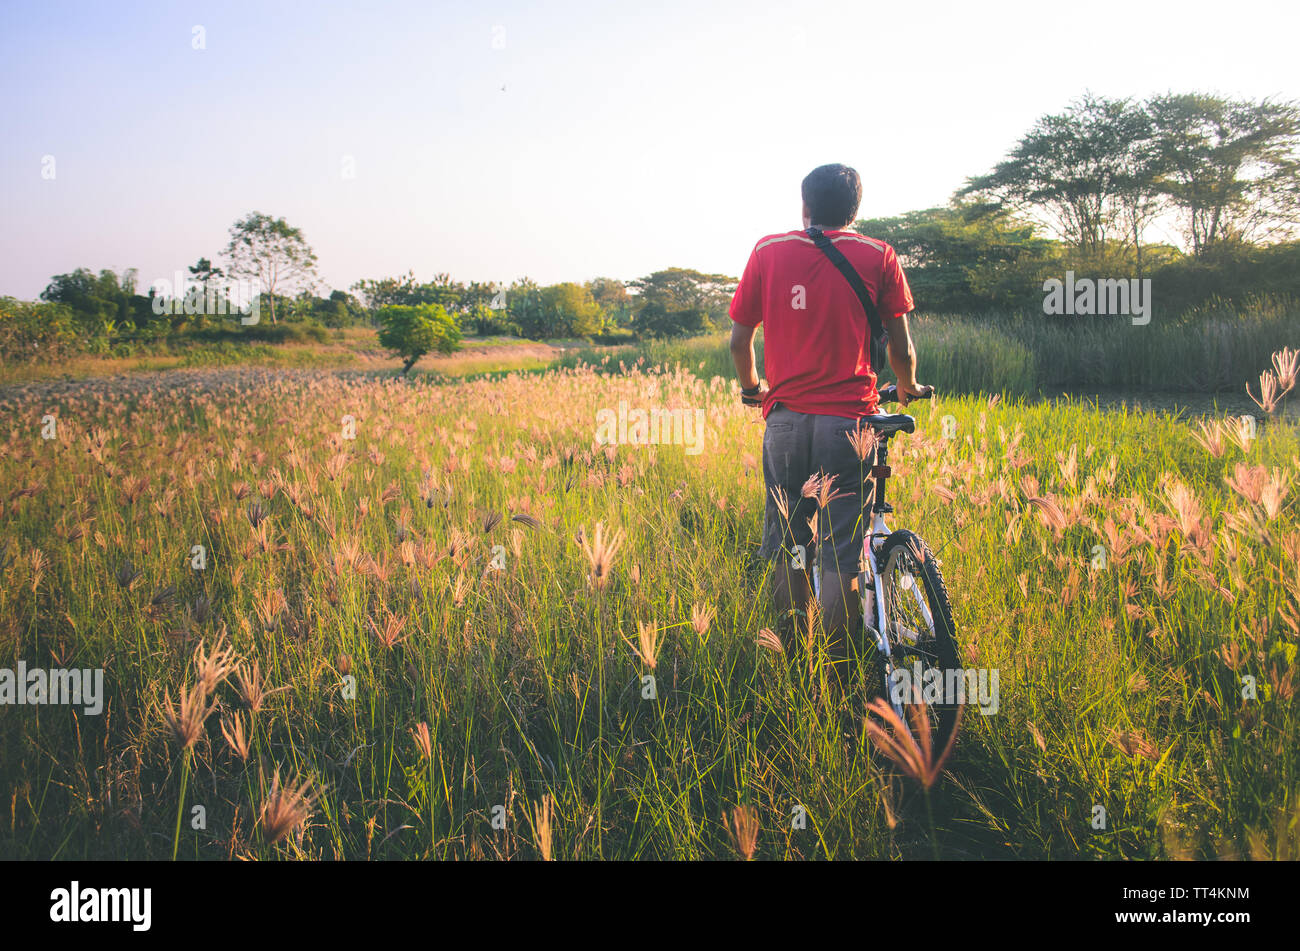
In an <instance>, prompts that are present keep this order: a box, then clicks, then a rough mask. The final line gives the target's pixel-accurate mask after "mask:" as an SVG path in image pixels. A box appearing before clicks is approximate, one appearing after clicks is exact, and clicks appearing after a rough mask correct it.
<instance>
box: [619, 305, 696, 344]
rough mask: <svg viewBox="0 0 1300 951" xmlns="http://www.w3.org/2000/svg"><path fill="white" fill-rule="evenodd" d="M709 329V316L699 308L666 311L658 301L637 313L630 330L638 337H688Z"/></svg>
mask: <svg viewBox="0 0 1300 951" xmlns="http://www.w3.org/2000/svg"><path fill="white" fill-rule="evenodd" d="M708 327H709V316H708V314H707V313H705V312H704V309H703V308H700V307H687V308H686V309H684V310H673V311H670V310H666V309H664V306H663V304H661V303H659V302H658V301H651V302H650V303H648V304H646V305H645V306H644V307H642V308H641V309H640V310H639V311H637V314H636V317H635V319H634V320H633V322H632V329H633V330H634V331H635V332H636V335H637V336H638V337H642V338H645V337H690V336H693V335H695V334H700V333H704V331H705V330H707V329H708Z"/></svg>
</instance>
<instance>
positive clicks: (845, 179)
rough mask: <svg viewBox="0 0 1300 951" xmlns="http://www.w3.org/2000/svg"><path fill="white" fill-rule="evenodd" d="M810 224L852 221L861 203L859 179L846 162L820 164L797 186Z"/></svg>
mask: <svg viewBox="0 0 1300 951" xmlns="http://www.w3.org/2000/svg"><path fill="white" fill-rule="evenodd" d="M801 191H802V192H803V200H804V204H806V205H807V206H808V214H809V215H810V216H811V218H812V223H813V224H814V225H819V226H821V227H824V228H844V227H847V226H848V225H851V224H852V223H853V220H854V219H855V218H856V217H857V215H858V205H860V204H861V203H862V179H861V178H859V177H858V173H857V172H856V171H855V170H854V169H851V168H849V167H848V166H847V165H839V164H836V165H820V166H818V167H817V168H815V169H813V170H812V171H811V172H809V173H808V176H807V177H806V178H805V179H804V180H803V185H802V186H801Z"/></svg>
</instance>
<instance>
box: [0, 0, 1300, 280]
mask: <svg viewBox="0 0 1300 951" xmlns="http://www.w3.org/2000/svg"><path fill="white" fill-rule="evenodd" d="M1018 9H1023V10H1025V11H1026V12H1031V16H1027V17H1019V16H1008V15H1007V14H1005V13H1003V12H1001V11H998V12H990V11H985V10H972V9H970V8H967V7H964V6H959V5H957V4H951V3H929V4H920V5H916V6H911V7H908V8H907V9H906V10H889V11H884V12H879V11H874V12H870V13H869V12H867V11H864V10H862V9H860V8H855V7H853V6H852V5H850V4H848V3H842V2H822V3H817V4H815V5H814V7H812V8H809V9H806V10H803V11H801V12H799V13H798V14H795V13H793V12H789V11H784V10H782V9H781V8H780V6H779V5H778V4H775V3H763V4H758V5H745V6H742V5H740V4H737V3H715V4H708V5H706V6H704V7H701V5H698V4H691V5H689V6H688V5H686V4H683V3H680V2H671V3H669V4H667V5H665V6H664V7H661V8H658V9H656V10H655V11H653V12H650V11H646V10H642V9H637V10H633V11H630V12H628V11H619V12H618V13H617V14H616V15H610V14H607V13H605V12H604V11H602V10H601V9H600V8H599V7H597V6H595V5H593V4H590V3H565V4H562V5H560V6H558V7H557V8H556V9H553V10H551V11H545V12H542V11H536V10H529V9H526V8H524V7H522V6H521V5H519V4H502V5H499V6H497V7H496V8H494V9H492V10H490V11H484V12H479V11H478V10H476V9H473V8H471V7H469V6H468V5H466V4H455V3H453V4H442V5H439V6H438V7H437V8H436V9H430V8H426V7H425V6H424V5H419V4H415V3H411V2H398V3H392V4H386V5H384V7H383V9H379V10H377V9H374V8H367V9H363V10H354V9H348V8H347V5H346V4H341V3H337V2H331V3H326V4H322V5H321V6H320V7H319V8H317V9H314V10H313V11H311V14H310V15H309V16H300V15H297V14H296V13H295V11H294V10H292V9H290V8H287V7H284V6H277V7H274V8H271V9H266V8H263V7H259V6H254V5H253V4H251V3H248V2H246V0H239V2H237V3H234V4H231V5H230V6H229V7H228V8H225V9H222V10H220V11H212V12H208V11H202V12H200V11H195V10H191V9H175V8H171V7H169V6H167V5H165V4H159V3H133V4H130V5H128V6H126V7H125V8H124V9H121V10H113V11H110V10H103V9H100V8H98V7H95V6H93V5H90V4H85V3H50V4H41V5H36V4H24V5H21V6H14V5H11V6H9V7H6V9H5V10H4V11H3V12H2V13H0V51H2V52H3V54H4V55H3V57H2V63H0V75H3V77H4V80H3V82H4V85H5V88H6V90H7V91H9V92H10V95H7V96H6V97H5V102H4V105H3V106H0V109H2V110H3V111H2V112H0V115H2V116H3V128H4V139H5V146H4V147H3V150H2V151H0V179H2V180H3V182H4V190H3V195H4V206H5V209H6V211H5V221H6V225H7V227H6V228H5V229H4V232H3V245H0V249H2V250H3V252H4V253H3V255H0V262H2V263H0V295H8V296H14V297H18V298H20V299H24V300H33V299H36V298H37V297H38V296H39V294H40V292H41V291H42V290H43V289H44V288H45V286H46V285H47V284H48V283H49V281H50V279H51V277H53V276H54V275H56V274H63V273H68V272H71V271H73V270H75V269H76V268H79V267H86V268H89V269H91V270H93V271H95V272H98V271H100V270H101V269H104V268H109V269H112V270H114V271H117V272H119V273H120V272H122V271H124V270H125V269H128V268H134V269H136V271H137V273H138V286H139V287H140V288H145V287H147V286H148V285H149V284H150V283H151V282H152V281H154V280H156V279H158V278H170V277H171V276H172V275H173V274H174V273H175V272H176V271H178V270H180V271H184V270H185V269H186V268H187V267H189V266H190V265H192V264H194V263H195V262H196V261H197V260H198V259H199V258H200V257H207V258H210V259H212V260H213V261H214V263H221V262H222V260H223V258H222V249H223V248H224V247H225V245H226V242H227V239H228V230H229V228H230V226H231V225H232V224H233V223H234V222H235V220H236V219H237V218H240V217H242V216H243V215H245V214H247V213H248V212H250V211H253V210H258V211H262V212H264V213H266V214H269V215H272V216H275V217H284V218H285V219H286V220H287V221H288V222H289V224H291V225H293V226H295V227H298V228H301V229H302V231H303V233H304V235H305V237H306V239H307V241H308V242H309V243H310V244H311V246H312V247H313V248H314V250H315V252H316V254H317V256H318V259H319V273H320V277H321V283H322V285H324V286H327V287H329V288H334V289H340V290H348V289H350V288H351V286H352V285H353V284H354V283H355V282H356V281H358V280H360V279H363V278H382V277H390V276H398V275H403V274H406V273H407V272H408V271H414V273H415V275H416V277H417V279H420V280H428V279H429V278H430V277H432V275H433V274H435V273H448V274H450V275H451V276H452V278H453V279H455V280H458V281H464V282H466V283H468V282H469V281H484V282H487V281H499V282H505V283H506V284H509V283H510V282H512V281H514V280H517V279H520V278H522V277H525V276H527V277H530V278H532V279H534V280H536V281H538V282H539V283H542V284H552V283H557V282H560V281H575V282H583V281H588V280H591V279H592V278H595V277H611V278H615V279H617V280H620V281H624V282H626V281H629V280H634V279H636V278H638V277H642V276H644V275H647V274H650V273H652V272H654V271H658V270H662V269H665V268H669V267H686V268H693V269H697V270H700V271H703V272H706V273H722V274H728V275H731V276H733V277H734V276H738V275H739V273H740V271H741V270H742V269H743V266H744V262H745V260H746V258H747V256H748V254H749V252H750V250H751V249H752V247H753V245H754V243H755V242H756V241H757V240H758V239H759V238H760V237H761V236H762V235H765V234H772V233H779V232H783V231H789V230H793V229H795V228H798V227H799V226H800V222H799V207H800V200H799V183H800V181H801V179H802V178H803V176H804V175H805V174H807V172H808V171H810V170H811V169H812V168H813V167H815V166H817V165H821V164H824V163H827V162H844V163H845V164H848V165H852V166H853V167H855V168H857V170H858V171H859V172H860V173H861V175H862V178H863V186H864V187H863V200H862V206H861V208H860V209H859V217H860V218H875V217H887V216H893V215H898V214H902V213H904V212H907V211H912V210H919V209H923V208H930V207H934V206H942V205H944V204H946V203H947V202H948V200H949V198H950V196H951V195H952V193H953V192H954V191H955V190H956V189H958V188H959V187H960V186H961V185H962V184H963V183H964V182H965V180H966V179H967V178H968V177H970V176H973V175H977V174H980V173H982V172H985V171H988V170H989V169H990V168H992V166H993V165H994V164H995V163H996V162H997V161H998V160H999V159H1001V158H1002V157H1003V156H1004V155H1005V154H1006V152H1007V151H1008V150H1009V149H1010V148H1011V147H1012V146H1013V145H1014V144H1015V142H1016V141H1017V140H1018V139H1019V138H1020V137H1021V136H1022V135H1023V134H1024V133H1025V132H1027V131H1028V130H1029V128H1030V126H1031V125H1032V124H1033V122H1034V121H1035V120H1036V119H1037V118H1039V117H1040V116H1041V115H1043V114H1045V113H1050V112H1058V111H1060V110H1061V109H1063V108H1064V107H1065V106H1066V105H1067V104H1068V102H1070V101H1071V100H1073V99H1075V98H1077V97H1078V96H1080V95H1082V94H1083V93H1084V92H1085V91H1091V92H1094V93H1097V94H1100V95H1109V96H1117V97H1132V98H1138V99H1142V98H1146V97H1147V96H1150V95H1153V94H1158V93H1161V92H1166V91H1170V90H1173V91H1179V92H1184V91H1186V92H1190V91H1202V92H1214V93H1219V94H1223V95H1229V96H1234V97H1242V98H1250V99H1263V98H1275V99H1296V98H1300V83H1298V82H1297V81H1296V78H1295V75H1294V70H1293V69H1289V68H1288V66H1287V63H1288V59H1287V57H1288V55H1289V50H1288V48H1287V47H1288V43H1289V39H1288V38H1289V37H1290V36H1291V35H1293V33H1294V30H1288V29H1286V28H1285V27H1286V26H1287V25H1288V24H1289V25H1291V26H1296V25H1300V14H1298V13H1296V12H1295V11H1294V8H1291V9H1285V8H1283V9H1278V8H1272V9H1270V8H1269V5H1267V4H1264V3H1246V4H1244V5H1239V6H1238V7H1237V8H1236V9H1237V11H1238V12H1237V15H1236V16H1235V17H1234V18H1233V20H1232V21H1231V22H1228V23H1217V22H1216V24H1215V33H1214V36H1213V37H1210V36H1208V35H1206V30H1205V28H1204V27H1203V26H1202V25H1201V24H1202V23H1204V22H1207V21H1205V20H1204V19H1202V18H1200V17H1198V12H1199V11H1207V12H1208V11H1209V10H1210V7H1209V5H1208V4H1197V5H1196V6H1195V7H1193V8H1191V9H1188V8H1180V10H1179V11H1178V19H1177V20H1176V21H1169V20H1167V18H1165V17H1163V16H1162V14H1161V13H1160V12H1159V11H1147V10H1134V9H1132V7H1131V5H1125V4H1120V3H1114V2H1108V3H1103V4H1098V5H1095V6H1094V7H1093V8H1092V9H1093V11H1094V13H1093V20H1094V22H1095V23H1096V24H1097V25H1098V28H1097V34H1098V35H1100V36H1101V37H1102V38H1103V42H1101V43H1099V44H1097V45H1096V46H1095V47H1092V48H1091V52H1092V53H1093V54H1095V55H1092V56H1091V57H1090V58H1088V59H1087V60H1085V61H1083V62H1079V63H1070V64H1069V65H1070V68H1068V69H1060V68H1054V67H1056V66H1057V65H1058V64H1059V63H1060V62H1062V56H1061V51H1060V50H1056V49H1054V48H1053V47H1052V45H1051V44H1052V43H1065V44H1070V40H1069V37H1071V36H1073V35H1077V32H1078V27H1079V20H1078V17H1077V16H1074V15H1072V14H1071V13H1069V12H1065V11H1057V10H1050V11H1045V10H1041V9H1038V8H1033V7H1029V6H1028V5H1025V6H1024V7H1023V8H1020V7H1019V5H1018ZM1264 10H1268V14H1269V16H1270V17H1271V18H1272V22H1273V23H1274V24H1275V27H1276V28H1274V29H1270V30H1269V31H1268V32H1267V33H1266V34H1265V35H1263V36H1259V35H1256V34H1255V33H1253V32H1252V25H1251V24H1252V20H1257V18H1256V17H1253V16H1252V14H1254V13H1261V12H1263V11H1264ZM196 28H198V29H199V30H201V32H196ZM881 34H883V35H885V36H887V37H895V36H897V37H900V38H902V39H901V40H900V42H899V43H898V44H897V45H898V48H899V50H900V53H899V55H900V56H902V57H903V59H904V62H905V63H907V65H904V66H902V67H899V68H896V69H894V70H890V69H886V68H884V67H882V66H880V65H877V61H879V60H880V59H881V57H880V56H879V54H878V53H876V52H874V50H873V49H872V44H871V43H869V42H867V41H865V40H864V37H869V36H872V35H877V36H878V35H881ZM1107 34H1109V35H1111V36H1112V37H1113V36H1115V35H1118V36H1120V37H1121V38H1122V37H1124V36H1129V37H1132V36H1137V37H1139V38H1140V37H1151V38H1152V40H1151V42H1150V44H1149V47H1148V48H1145V49H1142V50H1141V58H1140V59H1139V61H1138V62H1136V63H1134V62H1130V59H1131V57H1132V55H1133V45H1134V44H1133V43H1132V42H1131V41H1130V40H1123V39H1121V41H1120V42H1115V41H1114V40H1113V39H1111V40H1105V36H1106V35H1107ZM1053 38H1064V39H1053ZM909 39H910V42H909ZM200 40H201V44H202V48H200V49H196V48H195V45H196V44H197V43H199V41H200ZM1207 41H1212V42H1213V44H1214V47H1213V49H1209V50H1207V49H1206V45H1207ZM994 42H996V44H997V46H996V49H998V50H1008V49H1010V50H1021V51H1035V50H1036V51H1037V52H1038V55H1039V56H1040V57H1041V61H1044V62H1045V63H1046V65H1047V66H1049V67H1053V68H1052V70H1051V71H1050V72H1033V61H1032V60H1027V59H1026V57H1024V56H1009V55H998V56H997V57H996V61H993V62H990V61H989V59H990V57H989V56H988V55H987V53H986V52H985V51H986V50H989V49H994V48H995V47H994V46H993V43H994ZM891 43H892V41H891ZM1045 43H1046V44H1047V48H1044V44H1045ZM1143 45H1144V44H1142V43H1141V42H1139V43H1138V44H1137V46H1138V47H1139V48H1141V47H1142V46H1143ZM1080 48H1081V47H1080V46H1079V45H1078V44H1077V43H1075V44H1073V45H1068V46H1067V49H1068V50H1073V51H1077V50H1079V49H1080ZM868 51H870V52H868ZM1234 51H1235V55H1234ZM1247 53H1249V55H1247ZM1210 56H1212V57H1213V58H1212V59H1207V58H1206V57H1210ZM922 57H924V59H922ZM972 60H977V61H978V62H979V66H980V68H979V69H978V70H972V71H970V72H968V73H956V72H953V71H950V70H948V69H945V68H943V66H938V67H936V66H933V65H931V64H934V63H938V64H944V65H947V64H952V63H958V64H963V63H965V62H967V61H972ZM858 62H860V63H861V66H860V67H859V66H858V65H857V64H858ZM828 63H844V64H845V65H846V66H849V67H850V68H852V69H854V70H855V71H861V72H863V73H864V75H865V82H864V83H863V87H862V88H863V89H864V92H865V95H864V99H869V100H870V101H871V108H873V109H874V110H875V111H874V113H873V112H871V111H870V110H869V109H864V110H863V111H862V112H861V113H859V112H858V111H856V110H855V109H854V107H853V105H852V99H851V91H852V88H853V87H852V85H851V84H848V83H840V84H835V83H832V82H828V81H827V80H826V77H827V76H828V75H830V73H829V70H828V68H827V67H826V65H825V64H828ZM914 63H915V64H918V65H912V64H914ZM807 64H811V65H812V66H813V67H814V68H809V69H804V68H801V66H803V65H807ZM593 77H595V78H593ZM895 77H896V78H895ZM502 87H504V89H503V88H502ZM859 114H860V115H862V116H863V118H862V119H857V118H856V116H858V115H859ZM873 117H874V118H873ZM869 119H872V121H868V120H869ZM881 129H885V130H888V132H889V134H890V138H891V140H892V141H893V142H895V143H898V144H896V145H893V146H889V147H885V148H880V147H877V146H875V145H874V144H873V143H874V142H875V141H877V140H878V139H879V138H880V135H881V131H880V130H881ZM232 143H233V146H232ZM241 143H247V144H241ZM47 157H52V158H53V169H54V173H55V174H54V177H53V178H52V179H49V178H45V177H43V176H42V171H43V168H45V167H46V163H47V161H48V159H47ZM349 170H350V171H351V172H352V173H353V174H352V176H351V177H348V175H347V173H348V171H349ZM628 195H631V196H632V199H631V200H628V198H627V197H626V196H628ZM611 209H613V210H611ZM611 221H618V222H620V223H619V224H616V225H612V226H611V225H610V224H608V222H611ZM611 232H612V233H611ZM1157 238H1159V239H1161V240H1168V237H1167V236H1165V237H1162V236H1160V235H1159V234H1157Z"/></svg>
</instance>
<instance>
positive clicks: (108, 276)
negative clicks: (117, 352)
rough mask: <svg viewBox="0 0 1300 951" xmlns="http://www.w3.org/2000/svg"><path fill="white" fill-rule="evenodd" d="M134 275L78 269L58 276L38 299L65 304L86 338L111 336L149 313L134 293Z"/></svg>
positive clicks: (131, 271)
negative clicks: (109, 334)
mask: <svg viewBox="0 0 1300 951" xmlns="http://www.w3.org/2000/svg"><path fill="white" fill-rule="evenodd" d="M135 280H136V272H135V269H134V268H128V269H127V270H125V271H123V272H122V273H121V275H120V276H119V275H118V274H117V273H116V272H114V271H111V270H109V269H108V268H105V269H103V270H101V271H100V272H99V274H95V273H94V272H93V271H90V270H89V269H87V268H84V267H79V268H77V269H76V270H75V271H73V272H71V273H70V274H57V275H55V276H54V277H52V278H50V283H49V284H48V285H47V286H46V288H45V290H43V291H41V299H42V300H45V301H49V302H50V303H55V304H66V305H67V307H68V308H69V310H71V311H72V314H73V316H74V318H75V319H76V321H77V323H78V324H80V325H81V328H82V332H83V333H85V334H86V335H87V336H92V337H93V336H101V335H105V334H108V333H111V332H112V331H113V330H114V329H116V328H117V327H121V326H125V325H126V324H128V323H130V324H136V325H139V324H143V323H147V322H148V318H149V316H150V315H151V314H152V310H151V304H150V300H149V298H147V297H142V296H140V295H139V294H137V293H136V292H135Z"/></svg>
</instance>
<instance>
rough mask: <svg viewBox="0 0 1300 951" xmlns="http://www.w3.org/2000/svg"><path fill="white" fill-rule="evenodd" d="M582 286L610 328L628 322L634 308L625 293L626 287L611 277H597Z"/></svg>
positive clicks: (630, 299)
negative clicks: (589, 294)
mask: <svg viewBox="0 0 1300 951" xmlns="http://www.w3.org/2000/svg"><path fill="white" fill-rule="evenodd" d="M584 286H585V287H586V288H587V290H588V291H589V292H590V293H591V297H592V299H593V300H594V301H595V302H596V305H597V306H598V307H599V308H600V311H601V314H602V315H603V316H604V318H605V322H606V323H608V324H610V325H612V326H623V325H625V324H626V323H627V322H628V319H629V318H630V317H631V316H632V312H633V309H634V308H633V301H632V297H631V296H630V295H629V294H628V292H627V285H625V284H624V283H623V282H622V281H616V280H614V279H613V278H612V277H597V278H593V279H592V280H590V281H588V282H587V283H586V284H585V285H584Z"/></svg>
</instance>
